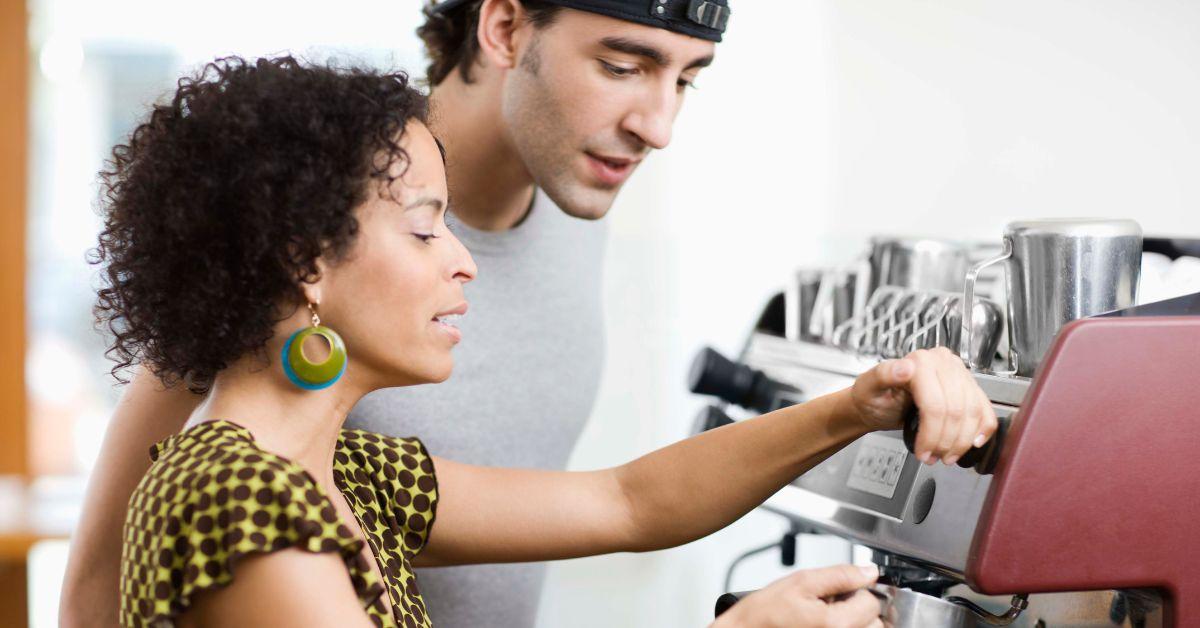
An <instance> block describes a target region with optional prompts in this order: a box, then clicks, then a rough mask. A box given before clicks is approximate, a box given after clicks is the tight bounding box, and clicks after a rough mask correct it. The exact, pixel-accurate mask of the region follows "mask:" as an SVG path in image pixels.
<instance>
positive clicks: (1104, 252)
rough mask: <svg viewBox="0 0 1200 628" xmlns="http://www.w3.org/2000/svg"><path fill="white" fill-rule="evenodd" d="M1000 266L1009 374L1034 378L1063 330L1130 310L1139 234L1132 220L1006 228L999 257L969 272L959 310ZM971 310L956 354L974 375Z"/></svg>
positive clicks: (1022, 223)
mask: <svg viewBox="0 0 1200 628" xmlns="http://www.w3.org/2000/svg"><path fill="white" fill-rule="evenodd" d="M999 262H1005V278H1006V281H1005V287H1006V288H1007V293H1008V336H1009V361H1010V368H1011V369H1012V370H1011V371H1010V372H1009V373H1007V374H1016V375H1019V376H1022V377H1032V376H1033V373H1034V371H1035V370H1036V369H1037V366H1038V364H1039V363H1040V362H1041V361H1042V357H1043V356H1045V354H1046V350H1047V349H1049V348H1050V343H1051V342H1052V341H1053V340H1054V336H1055V334H1057V333H1058V330H1059V329H1060V328H1061V327H1062V326H1063V325H1065V324H1066V323H1068V322H1070V321H1073V320H1075V319H1077V318H1084V317H1087V316H1093V315H1096V314H1102V313H1104V312H1109V311H1112V310H1118V309H1122V308H1126V307H1130V306H1132V305H1134V304H1135V302H1136V301H1137V286H1138V275H1139V274H1140V272H1141V266H1142V228H1141V227H1140V226H1139V225H1138V223H1136V222H1134V221H1132V220H1103V219H1088V218H1082V219H1045V220H1028V221H1020V222H1013V223H1009V224H1008V226H1007V227H1005V229H1004V250H1003V251H1002V252H1001V253H1000V254H999V255H997V256H996V257H993V258H991V259H989V260H985V261H983V262H980V263H979V264H976V265H975V266H973V267H972V268H971V269H970V270H969V271H967V275H966V282H965V285H964V288H963V292H964V295H963V300H964V302H965V303H973V302H974V298H975V296H974V293H975V280H976V279H977V278H978V276H979V272H980V271H982V270H983V269H984V268H986V267H988V266H990V265H992V264H996V263H999ZM973 309H974V308H970V307H968V308H965V311H964V314H965V315H964V316H963V333H962V346H961V347H960V350H959V353H960V355H962V357H963V359H964V360H968V365H969V366H971V367H972V368H975V367H976V365H974V364H971V363H970V358H969V351H968V349H969V347H970V344H969V343H970V342H971V338H970V333H969V330H970V329H971V327H972V320H971V319H972V310H973ZM984 368H986V365H985V366H984Z"/></svg>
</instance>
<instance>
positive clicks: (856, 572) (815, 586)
mask: <svg viewBox="0 0 1200 628" xmlns="http://www.w3.org/2000/svg"><path fill="white" fill-rule="evenodd" d="M878 577H879V570H878V569H877V568H875V567H856V566H854V565H837V566H834V567H825V568H824V569H810V570H805V571H798V572H796V573H795V574H793V575H791V576H789V577H788V579H789V580H791V583H792V584H793V585H794V586H795V587H796V588H798V589H799V592H800V593H802V594H804V595H808V596H812V597H817V598H827V597H832V596H835V595H839V594H841V593H849V592H851V591H856V590H858V589H862V588H863V587H865V586H869V585H871V584H874V583H875V580H876V579H877V578H878Z"/></svg>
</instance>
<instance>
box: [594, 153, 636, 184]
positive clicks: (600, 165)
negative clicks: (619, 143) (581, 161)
mask: <svg viewBox="0 0 1200 628" xmlns="http://www.w3.org/2000/svg"><path fill="white" fill-rule="evenodd" d="M584 155H586V156H587V160H588V165H589V166H590V167H591V170H592V174H593V175H595V177H596V179H597V180H598V181H600V183H601V184H603V185H604V186H606V187H616V186H618V185H621V184H622V183H624V182H625V179H628V178H629V175H630V174H632V173H633V169H634V168H635V167H636V166H637V164H638V160H636V159H626V158H621V157H607V156H601V155H594V154H592V153H584Z"/></svg>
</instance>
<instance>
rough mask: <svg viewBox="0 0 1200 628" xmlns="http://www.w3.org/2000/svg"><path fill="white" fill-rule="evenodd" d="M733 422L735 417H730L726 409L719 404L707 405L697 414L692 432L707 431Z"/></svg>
mask: <svg viewBox="0 0 1200 628" xmlns="http://www.w3.org/2000/svg"><path fill="white" fill-rule="evenodd" d="M731 423H733V419H731V418H729V415H728V414H725V411H724V410H722V409H720V408H718V407H717V406H705V407H704V409H702V410H700V414H697V415H696V420H695V422H694V423H693V425H694V427H693V428H692V433H693V434H699V433H700V432H707V431H708V430H714V429H716V428H718V427H722V426H725V425H729V424H731Z"/></svg>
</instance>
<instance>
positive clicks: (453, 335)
mask: <svg viewBox="0 0 1200 628" xmlns="http://www.w3.org/2000/svg"><path fill="white" fill-rule="evenodd" d="M433 324H434V325H437V327H438V329H439V330H441V331H442V333H444V334H446V335H447V336H449V337H450V340H451V341H452V342H453V343H454V344H458V343H459V342H462V330H460V329H459V328H457V327H455V326H454V325H450V324H448V323H443V322H441V321H434V323H433Z"/></svg>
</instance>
